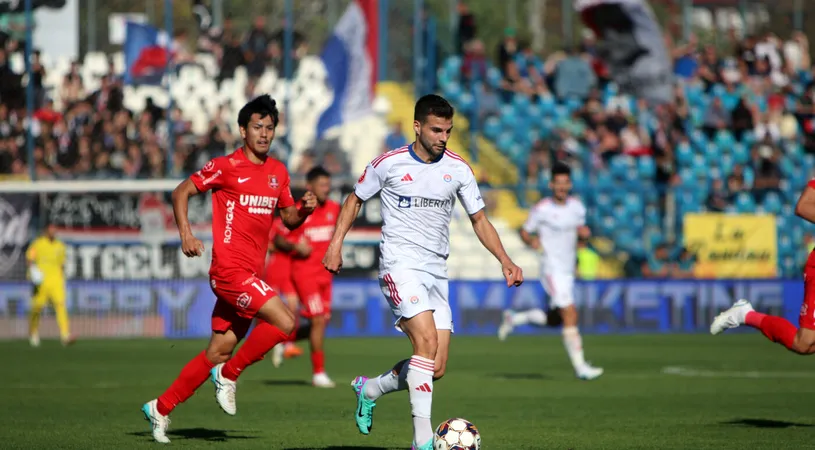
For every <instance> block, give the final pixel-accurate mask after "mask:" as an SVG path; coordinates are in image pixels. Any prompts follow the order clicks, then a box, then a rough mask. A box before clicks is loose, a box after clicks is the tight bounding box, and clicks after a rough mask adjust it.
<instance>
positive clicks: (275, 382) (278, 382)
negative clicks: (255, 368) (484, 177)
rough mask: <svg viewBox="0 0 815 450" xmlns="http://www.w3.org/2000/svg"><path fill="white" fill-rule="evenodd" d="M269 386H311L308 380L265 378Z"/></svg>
mask: <svg viewBox="0 0 815 450" xmlns="http://www.w3.org/2000/svg"><path fill="white" fill-rule="evenodd" d="M262 383H263V384H265V385H267V386H311V383H309V382H308V381H306V380H263V381H262Z"/></svg>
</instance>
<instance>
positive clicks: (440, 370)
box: [433, 364, 447, 381]
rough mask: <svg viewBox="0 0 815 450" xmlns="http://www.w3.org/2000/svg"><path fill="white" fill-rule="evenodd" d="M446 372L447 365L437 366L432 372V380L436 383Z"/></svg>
mask: <svg viewBox="0 0 815 450" xmlns="http://www.w3.org/2000/svg"><path fill="white" fill-rule="evenodd" d="M446 372H447V365H446V364H437V366H436V370H434V371H433V380H434V381H438V380H441V378H442V377H443V376H444V374H445V373H446Z"/></svg>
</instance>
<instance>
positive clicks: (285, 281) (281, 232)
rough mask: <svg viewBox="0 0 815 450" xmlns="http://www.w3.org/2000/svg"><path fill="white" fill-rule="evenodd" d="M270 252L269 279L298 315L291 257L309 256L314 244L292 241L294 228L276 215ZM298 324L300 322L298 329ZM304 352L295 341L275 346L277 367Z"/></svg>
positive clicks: (273, 361) (273, 357)
mask: <svg viewBox="0 0 815 450" xmlns="http://www.w3.org/2000/svg"><path fill="white" fill-rule="evenodd" d="M269 252H270V253H271V255H270V257H269V259H268V261H267V263H266V271H265V272H266V276H265V281H266V283H268V284H269V286H271V287H272V289H274V290H275V291H276V292H278V293H280V294H281V295H282V296H283V300H284V301H285V302H286V305H287V306H288V307H289V310H291V312H292V314H294V315H295V317H296V316H297V307H298V305H299V303H300V302H299V299H298V298H297V291H296V290H295V289H294V283H292V276H291V259H292V257H293V256H298V257H303V258H305V257H308V255H309V253H310V252H311V247H310V246H309V245H308V244H307V243H306V242H293V241H291V230H289V229H288V228H286V226H285V225H284V224H283V219H281V218H280V217H276V218H275V220H274V222H273V223H272V230H271V232H270V233H269ZM296 324H297V322H295V329H296V328H297V325H296ZM302 354H303V350H301V349H300V347H298V346H297V345H295V343H294V341H288V342H285V343H281V344H278V345H276V346H275V348H274V349H272V363H273V364H274V366H275V367H280V364H281V363H282V362H283V357H284V356H285V357H286V358H294V357H297V356H300V355H302Z"/></svg>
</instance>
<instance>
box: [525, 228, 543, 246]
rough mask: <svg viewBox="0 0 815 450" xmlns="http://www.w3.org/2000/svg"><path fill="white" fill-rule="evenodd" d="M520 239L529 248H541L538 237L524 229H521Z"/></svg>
mask: <svg viewBox="0 0 815 450" xmlns="http://www.w3.org/2000/svg"><path fill="white" fill-rule="evenodd" d="M521 240H522V241H523V242H524V244H526V246H527V247H529V248H531V249H532V250H540V248H541V241H540V239H538V237H537V236H536V235H534V234H532V233H530V232H528V231H526V230H524V229H521Z"/></svg>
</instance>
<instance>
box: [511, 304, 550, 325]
mask: <svg viewBox="0 0 815 450" xmlns="http://www.w3.org/2000/svg"><path fill="white" fill-rule="evenodd" d="M528 323H529V324H532V325H537V326H539V327H543V326H546V313H545V312H543V310H542V309H539V308H536V309H530V310H527V311H521V312H516V313H512V325H513V326H521V325H526V324H528Z"/></svg>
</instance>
